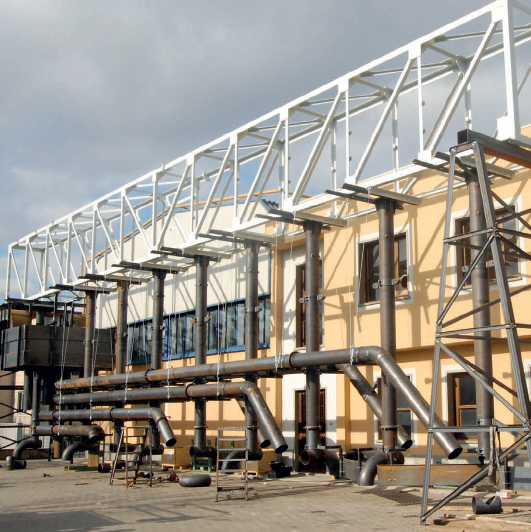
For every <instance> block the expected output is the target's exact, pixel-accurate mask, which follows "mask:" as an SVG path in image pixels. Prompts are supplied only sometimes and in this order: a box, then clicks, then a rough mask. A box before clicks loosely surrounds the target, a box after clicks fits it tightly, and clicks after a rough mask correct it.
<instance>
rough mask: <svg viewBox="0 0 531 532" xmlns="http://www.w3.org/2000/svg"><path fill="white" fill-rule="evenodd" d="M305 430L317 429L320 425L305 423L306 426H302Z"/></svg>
mask: <svg viewBox="0 0 531 532" xmlns="http://www.w3.org/2000/svg"><path fill="white" fill-rule="evenodd" d="M304 428H305V429H306V430H307V431H308V430H317V429H320V428H321V425H306V427H304Z"/></svg>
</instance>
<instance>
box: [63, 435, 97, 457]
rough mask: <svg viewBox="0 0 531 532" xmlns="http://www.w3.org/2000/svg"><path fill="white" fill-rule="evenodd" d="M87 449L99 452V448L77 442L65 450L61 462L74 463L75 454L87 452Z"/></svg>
mask: <svg viewBox="0 0 531 532" xmlns="http://www.w3.org/2000/svg"><path fill="white" fill-rule="evenodd" d="M87 449H89V450H92V451H97V450H98V446H97V445H90V444H88V443H86V442H84V441H81V440H77V441H75V442H73V443H71V444H70V445H68V447H66V448H65V450H64V451H63V454H62V455H61V460H64V461H65V462H70V463H72V462H73V461H74V454H76V453H77V452H80V451H86V450H87Z"/></svg>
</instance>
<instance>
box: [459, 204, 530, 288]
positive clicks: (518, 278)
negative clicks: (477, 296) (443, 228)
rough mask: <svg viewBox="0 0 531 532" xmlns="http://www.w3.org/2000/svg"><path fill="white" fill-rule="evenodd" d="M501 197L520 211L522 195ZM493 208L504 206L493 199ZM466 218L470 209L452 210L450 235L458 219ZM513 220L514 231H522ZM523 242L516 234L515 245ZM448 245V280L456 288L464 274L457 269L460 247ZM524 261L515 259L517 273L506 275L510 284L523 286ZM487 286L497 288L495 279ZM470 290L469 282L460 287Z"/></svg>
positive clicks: (496, 209) (518, 224)
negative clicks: (449, 264) (449, 266)
mask: <svg viewBox="0 0 531 532" xmlns="http://www.w3.org/2000/svg"><path fill="white" fill-rule="evenodd" d="M502 199H503V201H504V202H505V203H506V204H507V205H509V206H510V207H513V208H514V210H515V211H516V212H520V211H521V210H522V197H521V196H516V197H512V198H502ZM494 209H495V211H500V210H503V209H504V206H503V205H501V204H500V203H499V202H497V201H495V202H494ZM466 218H468V219H470V209H468V208H467V209H461V210H459V211H455V212H452V216H451V226H450V228H451V235H450V236H451V237H455V236H457V223H458V222H459V220H462V219H466ZM515 222H516V231H522V226H521V223H520V221H519V220H518V219H517V218H516V219H515ZM523 244H524V242H523V237H522V236H516V245H517V246H519V247H521V248H523V247H524V246H523ZM450 247H451V249H450V257H449V258H450V260H451V264H452V265H453V267H452V269H451V271H450V275H449V280H450V279H451V282H452V285H453V287H454V288H457V286H459V282H460V280H461V279H462V278H463V275H464V274H463V273H461V272H460V271H459V270H460V266H459V264H460V262H459V259H458V253H459V252H460V248H459V246H450ZM525 262H526V261H525V260H521V259H520V260H518V261H517V272H518V274H517V275H515V276H512V277H508V279H507V280H508V282H509V283H510V284H511V286H523V285H524V284H525V282H526V281H525ZM489 286H490V290H497V289H498V283H497V281H495V280H494V281H490V282H489ZM471 291H472V287H471V285H470V284H466V285H465V286H464V287H463V289H462V292H463V293H464V294H469V293H470V292H471Z"/></svg>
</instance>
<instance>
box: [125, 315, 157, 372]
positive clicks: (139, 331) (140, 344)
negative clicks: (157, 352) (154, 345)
mask: <svg viewBox="0 0 531 532" xmlns="http://www.w3.org/2000/svg"><path fill="white" fill-rule="evenodd" d="M152 328H153V326H152V321H151V320H144V321H140V322H137V323H133V324H131V325H128V327H127V363H128V364H147V363H148V362H150V360H151V333H152Z"/></svg>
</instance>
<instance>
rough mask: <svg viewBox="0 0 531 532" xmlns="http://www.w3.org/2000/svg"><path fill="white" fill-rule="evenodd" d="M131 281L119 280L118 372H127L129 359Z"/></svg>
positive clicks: (116, 353)
mask: <svg viewBox="0 0 531 532" xmlns="http://www.w3.org/2000/svg"><path fill="white" fill-rule="evenodd" d="M129 284H130V283H129V281H119V282H118V316H117V317H116V350H115V356H116V373H117V374H120V373H125V367H126V359H127V308H128V295H129Z"/></svg>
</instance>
